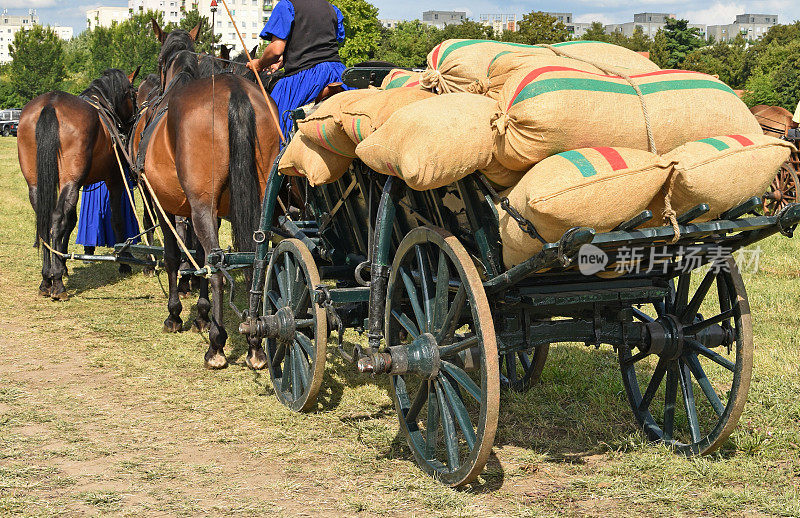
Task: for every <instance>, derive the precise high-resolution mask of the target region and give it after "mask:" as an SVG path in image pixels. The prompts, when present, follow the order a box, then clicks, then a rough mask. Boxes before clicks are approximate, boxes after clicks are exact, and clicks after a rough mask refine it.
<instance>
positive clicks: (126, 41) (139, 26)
mask: <svg viewBox="0 0 800 518" xmlns="http://www.w3.org/2000/svg"><path fill="white" fill-rule="evenodd" d="M153 14H154V13H153V12H152V11H148V12H144V13H139V14H135V15H133V16H132V17H130V18H128V19H127V20H125V21H124V22H122V23H120V24H119V25H115V26H114V27H113V29H112V42H113V43H112V49H113V50H112V59H111V66H112V67H113V68H119V69H122V70H123V71H124V72H125V73H126V74H130V73H131V72H133V71H134V70H136V67H138V66H139V65H141V66H142V70H141V74H140V75H141V76H142V77H146V76H147V74H151V73H153V72H155V71H156V67H157V61H158V53H159V52H160V51H161V43H160V42H159V41H158V39H156V37H155V35H154V34H153V26H152V24H151V23H150V19H151V18H153V17H154V16H153ZM195 25H196V24H195Z"/></svg>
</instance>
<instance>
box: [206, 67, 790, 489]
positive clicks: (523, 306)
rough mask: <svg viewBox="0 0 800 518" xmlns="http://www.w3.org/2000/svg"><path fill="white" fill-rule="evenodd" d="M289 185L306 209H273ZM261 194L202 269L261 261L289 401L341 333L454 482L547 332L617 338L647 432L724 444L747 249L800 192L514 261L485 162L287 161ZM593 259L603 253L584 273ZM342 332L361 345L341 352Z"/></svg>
mask: <svg viewBox="0 0 800 518" xmlns="http://www.w3.org/2000/svg"><path fill="white" fill-rule="evenodd" d="M365 73H368V74H371V76H372V77H370V78H369V79H364V77H363V74H365ZM351 75H352V74H351ZM356 75H357V76H358V77H361V79H362V80H363V81H362V82H363V83H367V82H369V81H370V80H371V81H374V80H380V74H376V73H375V71H368V72H364V71H361V72H359V73H358V74H356ZM376 76H377V79H376ZM358 77H357V78H356V79H358ZM351 79H352V78H351ZM354 82H358V81H354ZM287 182H291V183H292V187H293V189H294V190H295V191H296V192H302V193H303V197H304V199H305V206H304V207H295V208H292V207H288V208H289V212H288V214H285V215H283V216H282V217H280V218H278V219H277V220H276V219H275V214H276V209H277V207H278V206H279V205H280V204H283V205H284V206H286V203H284V202H283V201H279V197H280V195H281V193H283V192H285V187H286V183H287ZM263 200H264V201H263V207H262V208H263V210H262V217H261V224H260V228H259V230H258V231H257V232H256V233H255V235H254V239H255V241H256V242H257V244H258V246H257V250H256V252H255V254H252V253H251V254H242V253H225V252H222V251H215V252H212V253H211V254H210V255H209V257H208V264H210V265H212V266H213V267H214V268H216V269H219V270H222V271H223V272H226V271H227V270H228V269H230V268H236V267H241V266H242V265H252V266H253V279H252V285H251V287H250V294H249V307H248V308H247V309H246V310H245V311H242V312H239V314H240V315H241V317H242V323H241V325H240V332H242V333H243V334H245V335H247V337H248V338H249V339H255V340H259V339H265V340H266V347H265V349H266V351H267V356H268V359H269V361H268V368H269V371H270V376H271V378H272V381H273V384H274V387H275V393H276V395H277V397H278V399H279V400H280V401H281V402H282V403H284V404H285V405H287V406H288V407H290V408H292V409H294V410H298V411H309V410H314V409H315V408H316V406H317V404H316V395H317V392H318V391H319V389H320V387H321V384H322V379H323V373H324V368H325V358H326V351H327V341H328V336H329V335H330V333H331V332H332V331H337V332H338V337H339V342H340V343H339V350H340V352H341V354H342V356H343V357H344V358H345V359H346V360H347V361H348V362H350V363H351V364H352V366H353V368H354V369H358V370H359V371H360V372H363V373H371V374H372V375H374V376H389V377H390V379H391V387H392V392H393V394H392V397H393V400H394V405H395V408H396V411H397V415H398V419H399V423H400V429H401V430H402V432H403V434H404V435H405V436H406V438H407V440H408V444H409V446H410V449H411V452H412V453H413V456H414V458H415V461H416V462H417V463H418V464H419V466H420V467H421V468H422V469H423V471H425V472H426V473H428V474H430V475H431V476H433V477H435V478H437V479H439V480H441V481H442V482H443V483H446V484H449V485H453V486H458V485H463V484H467V483H469V482H472V481H474V480H475V479H476V478H477V477H478V476H479V474H480V473H481V471H482V469H483V467H484V465H485V463H486V460H487V458H488V456H489V454H490V452H491V448H492V445H493V442H494V436H495V432H496V429H497V422H498V413H499V410H500V409H499V406H500V391H501V389H508V390H516V391H523V390H526V389H528V388H529V387H530V386H531V385H532V384H533V383H534V382H535V381H536V380H537V379H538V377H539V375H540V374H541V371H542V368H543V366H544V364H545V360H546V358H547V352H548V347H549V345H550V344H552V343H559V342H579V343H580V342H582V343H586V344H587V345H597V346H598V347H599V346H600V344H607V345H611V346H612V347H613V348H614V349H615V351H616V352H617V354H618V358H619V367H620V372H621V376H622V381H623V384H624V386H625V390H626V393H627V396H628V400H629V402H630V406H631V409H632V410H633V414H634V417H635V419H636V420H637V422H638V423H639V425H640V426H641V427H642V430H643V431H644V433H645V434H646V435H647V436H648V438H649V439H651V440H653V441H660V442H664V443H666V444H668V445H669V446H671V447H672V448H673V449H674V450H675V451H676V452H678V453H681V454H686V455H693V454H703V453H709V452H712V451H714V450H715V449H717V448H719V447H720V445H721V444H722V443H723V442H724V441H725V440H726V439H727V438H728V436H729V435H730V434H731V432H732V431H733V429H734V428H735V426H736V423H737V421H738V419H739V417H740V415H741V413H742V409H743V407H744V404H745V400H746V396H747V391H748V388H749V382H750V376H751V371H752V362H753V334H752V323H751V319H750V308H749V303H748V299H747V294H746V291H745V287H744V282H743V280H742V276H741V273H740V271H739V268H738V267H737V261H736V260H735V256H736V255H737V252H738V251H740V250H742V249H744V248H745V247H747V246H749V245H751V244H753V243H757V242H758V241H760V240H763V239H765V238H767V237H769V236H771V235H774V234H776V233H783V234H785V235H787V236H791V234H792V231H793V230H794V228H795V227H796V226H797V224H798V222H800V205H791V206H788V207H786V208H785V209H783V210H782V211H781V212H780V213H779V214H777V215H774V216H761V215H758V214H757V213H756V212H754V210H755V209H756V208H757V207H758V206H759V205H760V203H761V201H760V199H759V198H753V199H752V200H748V201H747V202H746V203H744V204H742V205H741V206H739V207H736V208H734V209H732V210H729V211H728V212H726V213H724V214H723V215H722V216H721V217H720V218H718V219H715V220H713V221H708V222H696V221H697V220H700V219H702V216H703V215H704V214H706V213H707V212H708V211H709V207H708V206H707V205H699V206H698V207H695V208H694V209H692V210H691V211H689V212H688V213H687V214H684V215H682V216H680V217H679V228H678V230H679V235H678V236H677V238H676V233H675V229H673V227H671V226H659V227H652V228H642V226H643V225H645V224H646V223H647V222H649V221H650V220H652V214H651V213H649V212H648V211H645V212H644V213H642V214H641V215H639V216H638V217H636V218H634V219H633V220H631V221H629V222H626V223H623V224H622V225H620V226H619V227H618V228H617V229H616V230H615V231H612V232H608V233H602V234H598V233H595V232H594V231H593V230H592V229H589V228H576V229H571V230H570V231H568V232H566V233H565V234H564V236H563V237H562V238H561V239H560V240H559V241H558V242H556V243H547V244H544V245H543V248H542V250H541V251H540V252H539V253H537V254H535V255H534V256H533V257H531V258H530V259H528V260H527V261H525V262H524V263H522V264H519V265H516V266H514V267H513V268H506V267H505V266H504V265H503V261H502V244H501V242H500V234H499V231H498V228H499V214H498V212H497V210H498V209H497V207H498V206H499V205H500V204H499V203H498V201H499V200H498V198H497V193H495V192H494V191H493V190H492V189H491V187H490V185H488V184H487V183H486V182H485V181H483V179H482V178H480V177H479V175H478V174H477V173H476V174H475V175H472V176H469V177H467V178H464V179H462V180H460V181H459V182H457V183H456V184H454V185H451V186H447V187H443V188H440V189H435V190H431V191H424V192H419V191H414V190H411V189H409V188H407V187H406V186H405V184H404V183H403V182H402V180H400V179H399V178H395V177H387V176H384V175H381V174H378V173H376V172H374V171H371V170H369V169H368V168H367V167H366V166H364V165H363V164H362V163H360V162H359V161H355V162H354V164H353V166H352V167H351V169H350V171H349V172H348V173H347V174H346V175H345V176H344V177H343V178H342V179H340V180H338V181H337V182H335V183H333V184H330V185H324V186H319V187H316V188H311V187H309V186H308V185H307V183H306V182H305V180H303V179H299V178H287V177H284V176H282V175H279V174H278V172H277V161H276V164H275V166H274V167H273V170H272V172H271V174H270V177H269V180H268V185H267V188H266V192H265V194H264V198H263ZM287 203H288V202H287ZM501 210H502V209H501ZM274 221H277V222H278V224H277V225H274V224H273V222H274ZM590 245H591V246H590ZM587 254H589V255H591V254H594V255H595V256H598V255H599V256H600V257H601V258H602V257H605V258H607V264H608V266H606V268H605V269H604V270H603V271H601V272H597V275H583V274H581V272H580V264H579V262H580V261H581V260H582V258H584V257H588V255H587ZM622 265H627V266H626V267H625V268H621V266H622ZM231 280H232V279H231ZM237 312H238V310H237ZM345 328H355V329H357V330H360V331H362V332H363V333H364V334H365V335H366V345H355V346H352V345H351V346H350V347H351V348H350V349H349V350H346V348H345V344H344V343H342V337H343V330H344V329H345ZM679 400H680V403H679Z"/></svg>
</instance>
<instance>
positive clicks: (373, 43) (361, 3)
mask: <svg viewBox="0 0 800 518" xmlns="http://www.w3.org/2000/svg"><path fill="white" fill-rule="evenodd" d="M331 3H332V4H333V5H335V6H336V7H338V8H339V10H340V11H342V16H343V17H344V32H345V36H346V37H345V40H344V44H343V45H342V46H341V47H339V54H340V55H341V57H342V61H344V63H345V65H347V66H352V65H355V64H356V63H360V62H362V61H367V60H369V59H372V58H373V56H374V55H375V51H376V50H377V49H378V45H379V44H380V40H381V22H379V21H378V8H377V7H375V6H374V5H372V4H371V3H369V2H367V1H366V0H332V2H331Z"/></svg>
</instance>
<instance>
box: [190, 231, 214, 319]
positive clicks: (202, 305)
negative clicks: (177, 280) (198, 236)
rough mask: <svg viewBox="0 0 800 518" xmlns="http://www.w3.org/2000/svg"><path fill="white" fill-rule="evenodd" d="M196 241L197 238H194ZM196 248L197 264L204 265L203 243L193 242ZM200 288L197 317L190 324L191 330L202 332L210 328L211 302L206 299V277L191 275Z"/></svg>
mask: <svg viewBox="0 0 800 518" xmlns="http://www.w3.org/2000/svg"><path fill="white" fill-rule="evenodd" d="M195 241H197V240H195ZM195 248H196V250H197V257H198V264H200V266H205V264H206V252H205V250H203V245H201V244H200V243H195ZM192 280H194V281H195V282H196V283H197V284H198V285H199V288H200V295H199V296H198V297H197V318H196V319H195V320H194V324H192V331H195V332H198V333H202V332H203V331H208V330H209V329H210V328H211V320H210V319H209V315H208V314H209V312H210V311H211V302H210V301H209V299H208V279H206V278H205V277H194V276H193V277H192Z"/></svg>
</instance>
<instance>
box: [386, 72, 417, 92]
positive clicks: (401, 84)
mask: <svg viewBox="0 0 800 518" xmlns="http://www.w3.org/2000/svg"><path fill="white" fill-rule="evenodd" d="M421 75H422V72H412V71H411V70H404V69H400V68H396V69H394V70H392V71H391V72H389V75H388V76H386V77H385V78H384V80H383V83H381V88H382V89H384V90H392V89H394V88H418V89H420V88H422V87H421V86H420V84H419V78H420V76H421Z"/></svg>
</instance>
